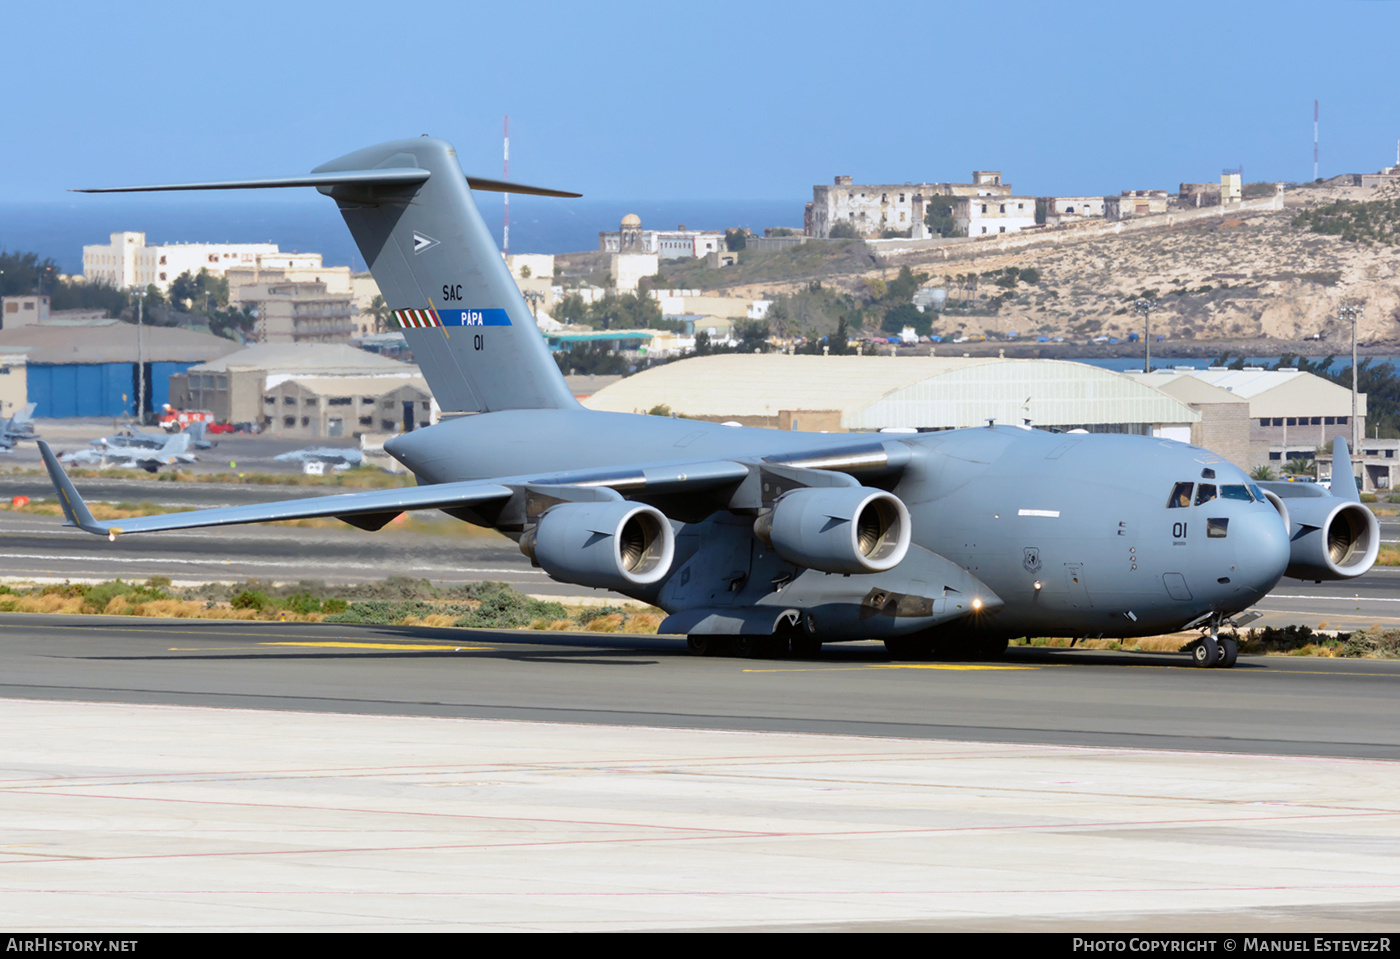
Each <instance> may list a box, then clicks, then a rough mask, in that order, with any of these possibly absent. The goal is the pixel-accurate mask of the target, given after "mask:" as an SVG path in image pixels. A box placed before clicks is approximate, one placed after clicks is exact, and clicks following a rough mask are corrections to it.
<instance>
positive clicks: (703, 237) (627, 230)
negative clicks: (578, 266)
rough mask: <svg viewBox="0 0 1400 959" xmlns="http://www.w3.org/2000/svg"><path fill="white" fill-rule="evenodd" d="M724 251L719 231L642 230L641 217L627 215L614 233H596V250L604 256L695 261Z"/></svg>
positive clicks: (682, 229)
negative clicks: (636, 255) (637, 255)
mask: <svg viewBox="0 0 1400 959" xmlns="http://www.w3.org/2000/svg"><path fill="white" fill-rule="evenodd" d="M722 249H724V234H723V233H722V232H721V231H719V230H687V229H686V228H685V224H684V223H682V224H681V225H680V226H678V227H676V228H675V229H674V230H643V229H642V220H641V217H639V216H637V214H635V213H629V214H627V215H626V216H625V217H623V218H622V223H621V225H620V226H619V228H618V229H617V230H616V231H613V232H607V231H599V233H598V250H599V251H600V252H603V253H654V254H656V255H657V257H659V258H660V259H663V260H683V259H697V258H699V257H702V256H706V255H707V254H710V253H714V252H715V251H716V250H722Z"/></svg>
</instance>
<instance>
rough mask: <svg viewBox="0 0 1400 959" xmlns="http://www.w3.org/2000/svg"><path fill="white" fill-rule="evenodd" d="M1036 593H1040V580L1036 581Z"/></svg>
mask: <svg viewBox="0 0 1400 959" xmlns="http://www.w3.org/2000/svg"><path fill="white" fill-rule="evenodd" d="M1035 591H1036V592H1037V593H1038V592H1040V580H1036V581H1035Z"/></svg>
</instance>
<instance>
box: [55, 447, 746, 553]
mask: <svg viewBox="0 0 1400 959" xmlns="http://www.w3.org/2000/svg"><path fill="white" fill-rule="evenodd" d="M39 452H40V454H41V455H42V456H43V458H44V466H45V468H46V469H47V470H48V472H49V478H50V479H51V480H52V481H53V484H54V488H55V490H57V492H58V498H59V503H60V505H61V506H62V507H63V515H64V516H65V517H66V518H67V520H68V522H67V525H69V526H76V527H78V528H79V529H82V530H85V531H87V532H89V533H96V534H99V535H103V534H105V535H107V536H108V537H109V538H116V536H117V535H119V534H124V533H153V532H161V531H167V530H176V529H197V528H199V527H205V526H230V525H235V524H239V523H266V522H273V521H276V520H289V519H310V518H313V517H319V516H334V517H336V518H337V519H341V520H344V521H345V522H347V523H350V524H351V525H353V526H358V527H360V528H361V529H379V528H380V527H381V526H383V525H384V524H385V523H387V522H389V520H391V519H393V518H394V517H395V516H397V515H398V514H399V513H402V512H404V511H406V510H417V509H453V508H458V509H460V508H466V509H471V508H472V507H473V506H475V505H480V504H487V503H491V502H493V501H494V502H495V503H496V504H504V503H505V502H506V501H509V500H514V501H516V502H517V503H518V504H521V505H520V508H521V510H528V509H529V508H530V507H528V506H525V505H524V502H525V500H531V501H532V502H536V503H546V504H547V503H550V502H559V501H561V500H562V498H568V497H573V496H579V495H584V494H587V493H588V492H589V491H590V490H593V489H595V488H600V487H608V488H613V487H616V488H617V489H623V490H627V491H628V492H631V493H637V492H642V491H645V492H646V493H648V494H651V495H666V494H669V493H673V492H679V491H681V490H684V491H686V492H698V491H703V490H709V489H715V488H718V487H732V486H736V485H738V484H740V483H741V482H742V481H743V480H745V479H746V478H748V477H749V475H750V473H751V472H752V471H753V470H752V467H750V466H747V465H745V464H743V463H736V462H728V461H718V462H703V463H679V464H661V465H659V466H654V467H642V466H639V467H635V468H626V469H624V470H622V471H618V470H608V471H597V470H587V471H577V472H574V473H555V474H549V475H543V476H534V475H532V476H514V477H505V478H500V479H492V480H469V481H466V482H460V483H438V484H434V485H431V486H416V487H412V488H408V489H393V490H368V491H365V492H361V493H339V494H335V495H331V496H316V497H310V498H304V499H295V500H283V501H280V502H273V503H257V504H252V505H248V506H225V507H219V508H216V509H202V510H192V511H190V512H184V513H168V514H164V515H161V516H145V517H139V518H133V519H124V520H112V521H99V520H97V519H95V518H94V517H93V515H92V513H91V511H90V510H89V509H88V508H87V504H85V503H84V502H83V499H82V497H81V496H80V495H79V494H78V491H77V489H76V488H75V487H74V486H73V481H72V480H71V479H69V477H68V474H67V473H65V472H64V470H63V467H62V466H61V465H59V462H58V458H57V457H55V456H54V453H53V450H51V449H50V448H49V444H48V443H46V442H44V441H43V440H40V441H39ZM611 495H613V496H618V494H617V493H612V494H611ZM522 515H523V513H522Z"/></svg>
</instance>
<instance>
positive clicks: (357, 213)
mask: <svg viewBox="0 0 1400 959" xmlns="http://www.w3.org/2000/svg"><path fill="white" fill-rule="evenodd" d="M296 186H309V187H315V188H316V189H317V190H319V191H320V192H321V193H323V194H325V195H327V196H329V197H330V198H331V199H332V200H334V201H335V202H336V204H337V206H338V207H339V208H340V211H341V214H342V215H343V216H344V218H345V222H346V225H347V226H348V227H349V228H350V232H351V233H352V235H353V236H354V239H355V242H356V243H357V245H358V246H359V249H360V252H361V254H362V255H363V256H364V258H365V260H366V262H367V263H369V265H370V269H371V271H372V272H373V274H374V278H375V281H376V282H377V283H378V285H379V289H380V291H381V292H382V293H383V295H384V298H385V300H386V301H387V302H388V303H389V304H390V305H391V306H392V307H393V309H394V316H395V318H396V321H397V324H398V326H400V327H401V328H402V330H403V334H404V336H405V338H406V340H407V342H408V346H409V348H410V349H411V350H412V351H413V354H414V356H415V358H416V359H417V361H418V363H419V365H420V366H421V368H422V370H423V374H424V376H425V377H426V378H427V380H428V383H429V386H430V387H431V388H432V390H433V394H434V396H435V397H436V398H437V401H438V403H439V404H440V405H441V407H442V409H443V410H444V411H447V412H463V413H474V414H476V415H472V416H458V417H453V418H451V419H447V420H444V421H443V422H441V423H438V424H436V425H434V426H430V427H427V428H425V429H420V430H416V431H414V432H411V433H407V434H404V435H402V436H397V437H394V438H393V439H391V440H389V441H388V442H386V443H385V444H384V448H385V450H386V451H387V452H388V453H390V454H391V455H392V456H394V457H395V458H396V459H398V460H399V461H400V462H402V463H403V464H404V465H405V466H406V467H408V468H409V469H410V470H412V471H413V473H414V475H415V476H416V477H417V479H418V483H419V485H418V486H417V487H415V488H412V489H400V490H376V491H370V492H359V493H347V494H341V495H335V496H326V497H322V498H316V499H311V500H306V499H299V500H295V501H291V502H281V503H269V504H261V505H253V506H235V507H226V508H219V509H209V510H200V511H196V512H189V513H176V514H172V515H168V516H151V517H144V518H138V519H128V520H117V521H113V522H98V521H97V520H95V519H94V518H93V517H92V514H91V513H90V512H89V511H88V509H87V507H86V506H85V505H84V504H83V501H82V499H81V498H80V497H79V495H78V493H77V490H76V489H74V487H73V484H72V482H71V481H70V480H69V479H68V477H67V476H66V475H65V474H64V472H63V470H62V468H61V467H60V466H59V464H58V463H57V461H56V460H55V459H54V457H53V454H52V452H51V451H50V450H49V449H48V448H47V446H46V445H45V446H43V454H44V459H45V463H46V465H47V467H48V470H49V472H50V475H51V476H52V478H53V480H54V483H55V485H56V486H57V488H58V491H59V494H60V498H61V502H62V503H63V505H64V512H65V515H66V516H67V520H68V523H69V525H74V526H78V527H80V528H82V529H84V530H87V531H88V532H91V533H98V534H104V535H106V536H108V537H109V538H112V539H115V538H116V536H118V535H120V534H124V533H140V532H150V531H155V530H176V529H186V528H193V527H205V526H220V525H225V524H232V523H253V522H263V521H269V520H280V519H294V518H299V517H310V516H336V517H339V518H340V519H342V520H344V521H345V522H347V523H350V524H352V525H354V526H357V527H360V528H362V529H366V530H377V529H379V528H381V527H382V526H384V525H385V524H386V523H388V522H389V521H390V520H391V519H393V518H394V517H395V516H397V515H398V514H399V513H401V512H402V511H404V510H415V509H437V510H442V511H443V512H445V513H447V514H449V515H451V516H454V517H456V518H458V519H461V520H464V521H466V522H469V523H475V524H479V525H482V526H492V527H495V528H496V529H498V530H500V531H501V532H503V533H505V534H506V535H508V536H510V537H512V538H513V539H515V540H517V541H518V542H519V544H520V548H521V550H522V551H524V553H525V554H526V555H527V556H529V557H530V558H531V559H532V560H533V561H534V562H535V563H536V564H538V565H539V566H540V567H542V568H543V569H544V570H545V572H547V573H548V574H549V575H550V576H552V577H553V578H554V579H556V580H559V581H561V582H566V583H574V584H580V585H584V586H591V587H599V588H604V589H610V590H615V591H617V592H620V593H624V594H626V595H628V596H631V597H634V598H636V599H639V600H643V601H645V602H648V603H654V604H656V605H657V606H660V607H661V608H663V609H664V610H666V612H667V613H668V614H669V616H668V618H667V619H666V620H665V621H664V622H663V623H662V625H661V631H662V632H664V633H684V634H686V635H687V637H688V639H689V644H690V648H691V649H692V650H693V651H695V652H698V653H712V652H719V651H722V650H723V651H735V652H738V653H740V654H749V655H753V654H766V653H773V652H777V651H780V650H786V649H790V650H792V651H794V652H796V653H799V654H807V655H810V654H813V653H815V652H816V651H817V650H818V649H819V648H820V646H821V644H822V643H824V642H832V641H841V640H858V639H880V640H883V641H884V642H885V644H886V645H887V647H888V648H889V650H890V652H891V654H892V655H894V656H896V657H899V658H916V657H924V656H929V655H959V656H994V655H997V654H999V653H1000V652H1001V651H1002V650H1003V649H1004V648H1005V646H1006V642H1007V639H1008V638H1009V637H1015V636H1025V635H1034V636H1121V637H1128V636H1141V635H1150V634H1154V633H1162V632H1170V631H1174V630H1181V629H1187V628H1193V627H1198V628H1200V629H1201V630H1202V631H1203V634H1204V635H1203V637H1202V639H1201V640H1200V641H1199V642H1198V643H1196V644H1195V645H1194V646H1193V647H1192V658H1193V661H1194V662H1195V663H1196V664H1197V665H1200V666H1230V665H1233V663H1234V658H1235V654H1236V652H1237V650H1236V649H1235V647H1234V643H1233V642H1232V641H1230V640H1228V639H1220V640H1219V641H1217V637H1218V634H1219V629H1220V627H1221V626H1223V625H1225V624H1227V623H1229V622H1232V621H1235V622H1238V621H1239V614H1241V613H1243V612H1244V611H1246V610H1248V609H1249V607H1250V606H1251V605H1253V604H1254V603H1256V602H1258V601H1259V600H1260V599H1262V598H1263V597H1264V596H1265V595H1267V594H1268V592H1269V591H1270V590H1271V589H1273V587H1274V586H1275V584H1277V583H1278V582H1279V580H1280V578H1281V577H1283V576H1284V575H1290V576H1297V577H1301V578H1306V579H1318V580H1322V579H1346V578H1350V577H1354V576H1359V575H1361V574H1362V573H1364V572H1366V570H1368V569H1369V568H1370V567H1371V565H1372V563H1373V562H1374V560H1375V557H1376V553H1377V549H1378V546H1379V528H1378V525H1377V523H1376V520H1375V518H1374V516H1372V515H1371V513H1370V512H1369V511H1368V510H1366V509H1365V508H1364V507H1363V506H1361V504H1360V502H1359V497H1358V496H1357V494H1356V489H1355V485H1354V483H1351V484H1350V485H1348V478H1349V477H1350V464H1349V460H1348V458H1347V455H1346V450H1345V446H1344V445H1341V444H1339V446H1338V449H1337V453H1338V456H1337V459H1336V466H1335V470H1336V475H1337V476H1338V477H1339V478H1340V479H1339V481H1337V482H1334V484H1333V485H1334V490H1333V492H1334V493H1340V494H1341V495H1331V494H1325V493H1324V491H1322V490H1320V489H1310V490H1309V491H1308V492H1309V493H1310V494H1321V495H1300V494H1299V492H1298V491H1297V490H1296V489H1286V488H1284V489H1279V488H1275V489H1265V488H1264V487H1263V486H1262V485H1261V484H1256V483H1253V482H1251V480H1250V479H1249V477H1248V476H1246V475H1245V473H1243V472H1242V471H1241V470H1240V469H1239V468H1238V467H1236V466H1234V465H1233V464H1231V463H1229V462H1228V461H1226V460H1225V459H1223V458H1222V457H1220V456H1218V455H1216V454H1214V453H1211V452H1209V451H1207V450H1204V449H1199V448H1196V447H1193V446H1189V445H1187V444H1184V443H1180V442H1176V441H1174V440H1168V439H1159V438H1151V437H1140V436H1124V435H1102V434H1095V435H1090V434H1064V433H1050V432H1045V431H1041V430H1033V429H1029V428H1023V427H1020V426H1002V425H992V426H988V427H986V428H979V429H963V430H952V431H946V432H935V433H922V434H866V435H861V434H812V433H797V432H775V431H769V430H761V429H745V428H741V427H733V426H726V425H721V424H715V423H703V422H695V421H689V420H678V419H670V418H661V417H654V416H644V415H628V414H618V413H602V412H594V411H590V410H587V409H584V408H582V407H581V406H580V405H579V404H578V402H577V401H576V400H575V399H574V397H573V396H572V395H571V394H570V392H569V390H568V388H567V387H566V386H565V383H564V380H563V377H562V376H561V375H560V373H559V370H558V368H557V367H556V365H555V363H554V362H553V360H551V359H550V356H549V354H548V351H547V349H546V346H545V342H544V339H543V338H542V337H541V336H540V334H539V331H538V329H537V327H536V325H535V323H534V322H533V320H532V319H531V315H530V311H529V309H528V308H527V307H526V305H525V302H524V300H523V299H522V297H521V295H520V293H519V291H518V290H517V288H516V286H515V284H514V282H513V281H512V279H511V276H510V274H509V272H508V271H507V269H506V266H505V264H504V263H503V262H502V259H501V256H500V254H499V252H498V251H497V250H496V247H495V244H494V243H493V241H492V239H491V236H490V233H489V232H488V231H487V228H486V225H485V224H484V223H483V222H482V219H481V216H480V214H479V213H478V211H477V208H476V205H475V203H474V202H473V200H472V195H471V191H472V190H473V189H484V190H497V191H505V192H517V193H533V194H537V195H554V196H572V195H576V194H566V193H561V192H559V191H552V190H543V189H539V188H535V187H526V186H522V185H519V184H510V183H503V182H500V181H494V180H483V179H480V178H476V177H467V176H464V175H463V173H462V170H461V167H460V166H459V165H458V162H457V157H456V152H455V151H454V150H453V148H452V147H451V145H449V144H448V143H445V142H443V141H442V140H437V139H432V138H428V137H423V138H420V139H412V140H400V141H397V142H392V143H385V144H381V145H379V146H374V147H369V148H367V149H363V150H359V151H356V152H354V153H351V154H348V155H346V156H343V157H341V158H339V159H337V160H333V161H331V162H329V163H326V164H324V165H322V166H320V167H318V168H317V169H316V170H314V171H313V172H312V173H310V174H303V175H300V176H290V177H282V178H276V179H265V180H239V181H231V182H216V183H196V184H184V185H165V186H153V187H128V188H121V191H122V192H125V191H140V190H206V189H254V188H265V187H296ZM92 192H104V191H92ZM114 192H115V191H114ZM1286 485H1287V484H1285V486H1286ZM1285 493H1288V494H1293V495H1290V496H1288V497H1285V496H1284V495H1283V494H1285Z"/></svg>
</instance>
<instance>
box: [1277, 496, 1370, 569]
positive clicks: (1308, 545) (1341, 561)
mask: <svg viewBox="0 0 1400 959" xmlns="http://www.w3.org/2000/svg"><path fill="white" fill-rule="evenodd" d="M1288 516H1289V518H1290V519H1291V520H1292V534H1293V535H1292V543H1291V545H1290V554H1289V563H1288V569H1287V571H1286V573H1285V575H1288V576H1293V577H1296V578H1297V579H1314V580H1316V579H1351V578H1352V577H1354V576H1360V575H1361V574H1362V573H1365V572H1366V571H1367V570H1369V569H1370V568H1371V564H1373V563H1374V562H1375V561H1376V554H1377V553H1378V552H1380V545H1381V527H1380V523H1378V522H1376V517H1375V514H1374V513H1372V512H1371V511H1370V510H1368V509H1367V508H1366V507H1364V506H1362V505H1361V504H1360V503H1353V502H1351V501H1349V500H1340V499H1337V498H1335V497H1331V496H1327V497H1318V498H1309V499H1301V498H1300V499H1293V500H1291V501H1290V502H1289V505H1288Z"/></svg>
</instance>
